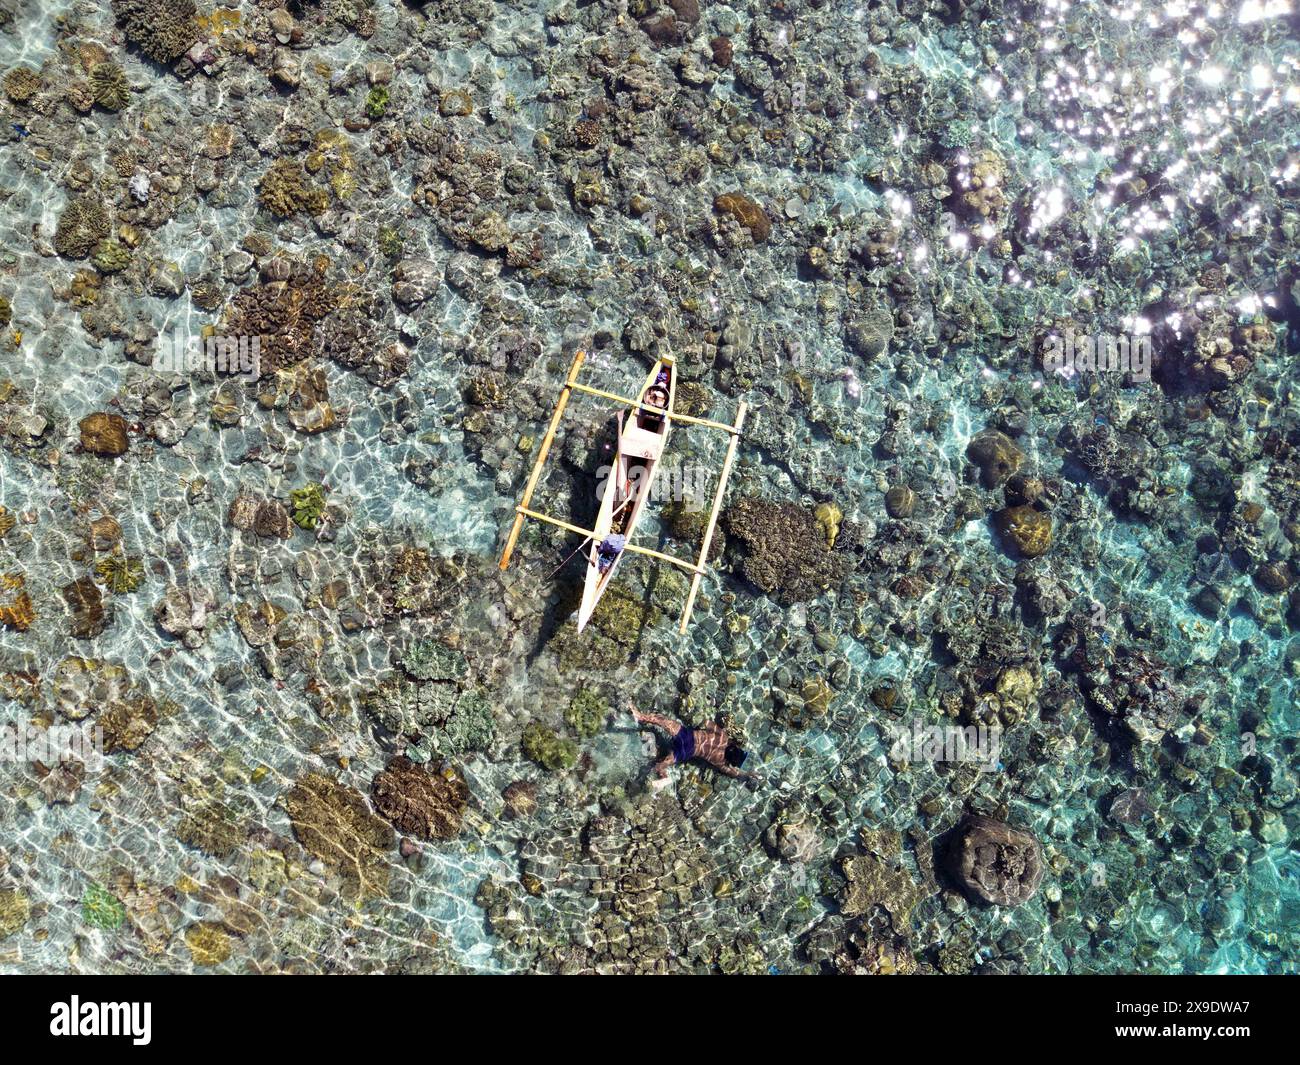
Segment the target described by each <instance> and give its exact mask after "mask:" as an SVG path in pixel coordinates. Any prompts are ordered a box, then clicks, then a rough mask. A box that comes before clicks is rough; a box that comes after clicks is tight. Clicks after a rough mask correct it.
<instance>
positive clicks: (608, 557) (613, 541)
mask: <svg viewBox="0 0 1300 1065" xmlns="http://www.w3.org/2000/svg"><path fill="white" fill-rule="evenodd" d="M626 546H627V537H626V536H624V535H622V534H621V533H610V534H609V535H608V536H606V537H605V539H603V540H601V542H600V546H599V547H598V548H596V567H597V568H598V569H599V570H600V572H601V573H605V572H606V571H607V570H608V569H609V567H610V566H612V565H613V564H614V563H615V561H617V559H618V556H619V555H621V554H622V553H623V548H625V547H626Z"/></svg>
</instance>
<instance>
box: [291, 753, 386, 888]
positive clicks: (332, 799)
mask: <svg viewBox="0 0 1300 1065" xmlns="http://www.w3.org/2000/svg"><path fill="white" fill-rule="evenodd" d="M283 804H284V808H285V810H286V811H287V812H288V814H289V820H290V822H291V823H292V825H293V832H294V835H295V836H297V837H298V841H299V842H300V843H301V844H302V845H303V846H304V847H305V848H306V849H307V850H308V851H309V852H310V853H311V854H314V855H315V856H316V857H317V858H319V859H320V860H321V861H322V862H324V863H325V864H326V865H327V866H329V867H330V868H331V869H332V870H334V871H335V872H336V873H337V874H338V875H339V876H340V877H341V878H342V880H343V884H344V890H345V893H346V894H347V895H349V896H350V897H352V898H357V899H366V898H372V897H375V896H382V895H386V894H387V893H388V878H389V866H388V861H389V859H388V852H389V851H391V850H392V849H393V844H394V842H395V840H396V837H395V836H394V834H393V830H392V828H390V827H389V825H388V823H387V822H385V821H384V820H383V819H382V818H379V817H376V816H375V814H374V813H372V812H371V810H370V807H369V806H368V805H367V803H366V799H365V796H364V795H362V794H361V793H360V792H358V791H354V790H353V789H352V788H349V787H347V786H346V785H344V784H341V783H339V781H337V780H334V779H333V778H332V777H327V776H325V775H324V774H323V773H308V774H307V775H306V776H304V777H302V778H301V779H300V780H299V781H298V782H297V783H296V784H295V785H294V786H293V787H292V788H291V789H290V790H289V791H288V793H286V795H285V796H284V799H283Z"/></svg>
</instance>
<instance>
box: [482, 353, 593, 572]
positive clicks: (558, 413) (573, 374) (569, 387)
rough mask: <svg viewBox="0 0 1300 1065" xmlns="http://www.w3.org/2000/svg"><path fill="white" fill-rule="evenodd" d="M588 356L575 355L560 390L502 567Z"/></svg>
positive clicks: (517, 532) (516, 517)
mask: <svg viewBox="0 0 1300 1065" xmlns="http://www.w3.org/2000/svg"><path fill="white" fill-rule="evenodd" d="M586 357H587V353H586V352H585V351H582V350H579V351H578V352H577V353H576V354H575V355H574V356H573V365H572V366H570V367H569V376H568V378H567V379H566V380H565V382H564V387H563V388H562V389H561V390H560V398H559V401H558V402H557V403H556V404H555V413H554V414H552V415H551V424H550V426H549V427H548V428H547V430H546V436H544V437H543V438H542V446H541V449H540V450H539V451H538V452H537V461H536V462H534V463H533V472H532V473H531V474H529V477H528V486H527V487H526V488H525V489H524V496H523V498H522V499H521V500H520V501H519V507H518V508H517V510H516V512H515V523H514V526H513V527H512V528H511V529H510V535H509V537H507V539H506V549H505V550H504V551H503V552H501V562H500V568H501V569H505V568H506V567H507V566H508V565H510V556H511V555H512V554H513V553H514V550H515V542H516V541H517V540H518V539H519V533H520V530H522V529H523V527H524V512H525V511H526V509H527V507H528V504H529V503H531V502H532V501H533V490H534V489H535V488H536V487H537V479H538V478H539V477H540V476H541V475H542V466H543V464H544V463H545V462H546V456H547V455H548V454H550V451H551V441H552V440H554V439H555V431H556V430H557V429H558V428H559V427H560V419H561V418H562V417H564V408H565V407H566V406H568V404H569V396H570V395H572V394H573V390H574V389H575V388H577V387H579V386H578V371H579V370H581V369H582V360H583V359H585V358H586Z"/></svg>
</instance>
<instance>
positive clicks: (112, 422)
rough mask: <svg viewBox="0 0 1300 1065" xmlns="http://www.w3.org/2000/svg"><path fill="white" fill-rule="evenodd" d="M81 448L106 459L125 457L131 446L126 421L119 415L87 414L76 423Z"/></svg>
mask: <svg viewBox="0 0 1300 1065" xmlns="http://www.w3.org/2000/svg"><path fill="white" fill-rule="evenodd" d="M78 428H79V429H80V430H81V447H82V449H83V450H85V451H90V452H93V453H94V454H96V455H104V456H105V457H107V458H116V457H117V456H118V455H125V454H126V452H127V449H128V448H129V447H130V446H131V442H130V440H129V439H128V438H127V435H126V430H127V425H126V419H125V418H123V417H122V416H121V415H120V414H88V415H86V417H84V418H82V419H81V421H80V422H79V423H78Z"/></svg>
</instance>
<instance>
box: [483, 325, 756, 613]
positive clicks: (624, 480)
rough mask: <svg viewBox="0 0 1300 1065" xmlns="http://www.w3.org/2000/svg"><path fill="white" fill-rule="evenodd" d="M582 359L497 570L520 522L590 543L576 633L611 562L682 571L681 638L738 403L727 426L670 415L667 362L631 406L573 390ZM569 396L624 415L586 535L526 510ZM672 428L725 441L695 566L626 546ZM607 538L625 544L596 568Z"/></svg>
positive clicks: (732, 445)
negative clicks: (628, 558) (700, 430)
mask: <svg viewBox="0 0 1300 1065" xmlns="http://www.w3.org/2000/svg"><path fill="white" fill-rule="evenodd" d="M586 357H587V353H586V352H585V351H579V352H577V353H576V354H575V355H574V357H573V365H572V366H570V367H569V375H568V377H567V378H566V379H565V382H564V387H563V388H562V389H561V390H560V398H559V400H558V401H557V402H556V404H555V410H554V412H553V413H552V414H551V424H550V425H549V426H548V428H547V430H546V436H545V437H543V438H542V446H541V447H540V448H539V449H538V452H537V460H536V461H535V462H534V463H533V469H532V473H530V474H529V477H528V484H527V485H526V486H525V487H524V494H523V497H522V498H521V499H520V501H519V505H518V506H517V507H515V521H514V525H513V526H512V527H511V529H510V535H509V536H508V537H507V538H506V546H505V550H504V551H503V552H502V553H501V563H500V567H501V569H505V568H506V567H507V566H509V565H510V556H511V555H512V554H513V553H514V549H515V543H516V542H517V541H518V540H519V534H520V532H521V531H522V530H523V526H524V519H525V518H532V519H534V520H535V521H540V522H544V523H546V524H548V525H554V526H555V527H556V528H559V529H564V530H565V531H567V532H571V533H576V534H577V535H579V536H582V537H585V538H586V539H587V540H588V541H590V544H589V546H588V550H587V574H586V579H585V581H584V583H583V591H582V605H581V606H580V607H579V609H578V631H579V632H581V631H582V629H583V628H585V627H586V625H587V622H588V621H590V620H591V615H592V612H593V611H594V610H595V609H596V604H597V603H599V602H600V597H601V596H602V595H604V593H605V589H606V588H608V587H609V584H610V582H611V581H612V580H613V577H614V573H615V571H616V570H617V569H618V564H619V562H620V561H622V557H623V553H624V552H627V551H631V552H632V553H634V554H638V555H644V556H646V557H647V558H652V559H654V560H655V561H656V562H668V563H671V564H672V565H674V566H678V567H679V568H681V569H684V570H687V571H689V572H690V574H691V590H690V592H689V594H688V595H687V597H686V606H685V608H684V609H683V610H682V620H681V625H680V626H679V631H680V632H682V633H685V632H686V627H687V625H688V624H689V623H690V620H691V611H692V610H693V609H694V607H695V598H696V596H697V595H699V591H700V582H701V579H702V578H703V577H704V575H705V573H707V572H708V571H707V569H706V568H705V563H706V562H707V561H708V557H709V548H710V547H712V546H713V532H714V529H715V527H716V526H717V522H718V512H719V511H720V510H721V508H722V500H723V497H724V496H725V495H726V491H727V480H728V478H729V477H730V476H731V466H732V463H733V462H734V461H735V457H736V444H737V443H738V442H739V440H740V435H741V431H742V430H743V429H744V426H745V412H746V407H745V404H744V403H743V402H742V403H741V404H740V405H739V406H738V407H737V409H736V422H735V424H734V425H727V424H726V423H725V422H715V421H711V420H709V419H708V418H696V417H692V416H690V415H687V414H678V413H677V411H676V410H675V409H674V401H675V399H676V395H677V367H676V364H675V362H674V360H673V358H672V357H671V356H667V355H665V356H663V357H662V358H660V359H659V361H658V362H656V363H655V365H654V367H653V369H651V371H650V374H649V376H648V377H647V378H646V380H645V384H644V385H642V387H641V390H640V392H638V393H637V395H636V398H635V399H632V398H629V397H628V396H620V395H618V394H616V393H614V392H605V391H602V390H601V389H599V388H592V387H590V386H589V385H584V384H580V383H579V382H578V373H579V371H580V370H581V369H582V363H583V360H584V359H585V358H586ZM656 388H660V389H662V390H663V396H666V402H665V401H663V396H660V395H658V394H657V393H656V391H655V390H656ZM574 392H584V393H586V394H587V395H590V396H596V397H597V398H598V399H607V400H609V401H611V402H613V403H618V404H621V405H622V406H624V407H627V408H629V410H628V411H627V412H622V411H621V412H620V413H619V436H618V449H617V451H616V452H615V455H614V463H613V467H612V470H611V473H610V481H609V483H607V485H606V488H605V492H604V495H603V496H602V498H601V503H600V510H599V511H598V513H597V515H596V522H595V526H594V527H593V528H591V529H584V528H582V527H581V526H579V525H574V524H572V523H570V522H567V521H561V520H560V519H559V518H553V517H551V516H550V515H549V514H542V513H540V512H538V511H536V510H532V509H530V506H531V504H532V501H533V492H534V490H535V489H536V488H537V481H538V479H539V478H540V477H541V474H542V467H543V465H545V463H546V458H547V456H548V455H549V454H550V451H551V442H552V441H553V440H554V439H555V433H556V430H558V429H559V426H560V419H561V418H563V417H564V409H565V407H567V406H568V404H569V397H570V396H571V395H572V394H573V393H574ZM655 400H659V402H655ZM625 413H626V415H627V418H626V421H625V420H624V415H625ZM674 422H682V423H684V424H687V425H702V426H704V427H706V428H709V429H718V430H720V431H722V432H725V433H727V434H729V436H730V439H729V440H728V442H727V454H726V457H725V458H724V459H723V462H722V475H721V477H720V478H719V479H718V486H717V489H716V491H715V492H714V495H713V507H712V509H711V510H710V512H709V520H708V523H707V524H706V525H705V527H704V539H703V540H702V541H701V543H700V554H699V558H698V559H697V560H696V561H695V562H687V561H686V560H685V559H680V558H675V557H674V556H672V555H668V554H665V553H664V552H662V551H655V550H653V549H651V548H648V547H643V546H641V545H640V544H636V543H633V542H632V537H633V535H634V534H635V532H636V528H637V525H638V524H639V522H640V520H641V517H642V516H643V514H644V513H645V504H646V501H647V500H648V498H649V496H650V486H651V484H652V483H653V481H654V478H655V474H656V472H657V470H658V466H659V462H660V459H661V457H662V455H663V450H664V447H665V446H666V445H667V443H668V436H669V432H670V430H671V429H672V425H673V423H674ZM629 508H630V509H629ZM615 532H617V533H618V535H622V536H624V537H625V543H624V544H623V546H622V549H621V550H620V551H619V552H618V554H617V555H615V556H614V557H613V559H612V561H610V562H608V563H607V564H606V565H605V566H604V567H602V565H601V562H602V558H601V556H600V547H601V544H602V543H603V542H604V541H605V540H606V538H607V537H609V536H610V535H611V534H613V533H615ZM579 550H581V548H580V549H579Z"/></svg>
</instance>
